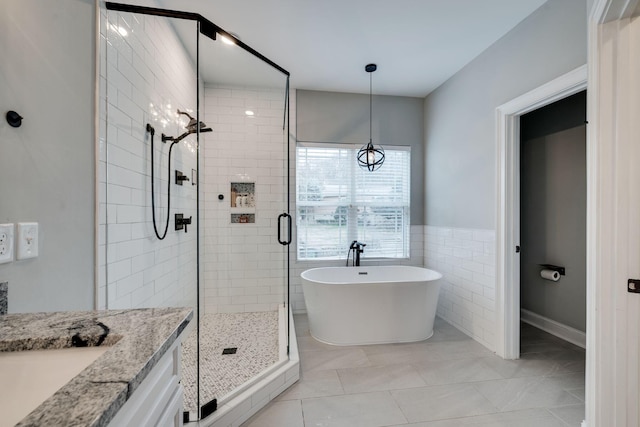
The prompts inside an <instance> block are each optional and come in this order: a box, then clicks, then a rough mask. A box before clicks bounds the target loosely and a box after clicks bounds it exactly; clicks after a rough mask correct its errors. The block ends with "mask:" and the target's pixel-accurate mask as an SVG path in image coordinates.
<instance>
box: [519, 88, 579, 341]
mask: <svg viewBox="0 0 640 427" xmlns="http://www.w3.org/2000/svg"><path fill="white" fill-rule="evenodd" d="M544 110H547V111H546V112H545V111H544ZM545 113H546V114H545ZM585 116H586V99H585V97H584V92H583V93H582V94H580V96H579V95H576V96H573V97H571V98H570V99H566V100H563V101H560V102H558V103H556V104H554V105H551V106H547V107H545V108H543V109H541V110H538V111H536V112H534V113H530V114H529V115H526V116H523V117H522V119H521V136H522V138H521V152H520V170H521V172H520V177H521V187H520V188H521V191H520V194H521V196H520V197H521V201H520V209H521V215H520V217H521V224H520V244H521V246H522V253H521V255H520V291H521V298H520V304H521V307H522V308H524V309H526V310H529V311H532V312H534V313H536V314H538V315H541V316H544V317H546V318H549V319H552V320H555V321H557V322H560V323H562V324H564V325H567V326H571V327H573V328H576V329H579V330H581V331H585V330H586V305H587V301H586V294H587V287H586V280H587V278H586V268H587V266H586V229H587V216H586V210H587V169H586V164H587V158H586V125H585V124H584V118H585ZM562 122H564V123H562ZM576 122H577V123H578V126H576ZM563 124H564V126H563ZM559 128H564V129H562V130H559ZM538 264H554V265H558V266H562V267H565V268H566V275H565V276H561V278H560V281H558V282H551V281H548V280H544V279H542V278H541V277H540V268H541V267H539V265H538Z"/></svg>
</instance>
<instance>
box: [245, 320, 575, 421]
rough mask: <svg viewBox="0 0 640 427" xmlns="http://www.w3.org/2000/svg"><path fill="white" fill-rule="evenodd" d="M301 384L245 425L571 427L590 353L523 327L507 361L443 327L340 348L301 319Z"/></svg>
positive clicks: (443, 324)
mask: <svg viewBox="0 0 640 427" xmlns="http://www.w3.org/2000/svg"><path fill="white" fill-rule="evenodd" d="M295 327H296V333H297V334H298V347H299V350H300V365H301V379H300V381H299V382H298V383H297V384H295V385H294V386H293V387H291V388H290V389H288V390H287V391H285V392H284V393H282V395H280V396H279V397H278V398H277V399H276V400H275V401H273V402H271V403H270V404H269V405H267V406H266V407H265V408H264V409H263V410H261V411H260V412H258V413H257V414H256V415H254V416H253V417H252V418H251V419H249V420H248V421H247V422H246V423H245V424H243V426H244V427H305V426H306V427H311V426H331V427H342V426H344V427H359V426H362V427H365V426H366V427H376V426H394V427H397V426H412V427H458V426H476V427H478V426H482V427H529V426H530V427H534V426H535V427H565V426H580V423H581V422H582V420H583V418H584V354H585V353H584V350H582V349H581V348H579V347H576V346H573V345H572V344H569V343H566V342H564V341H562V340H559V339H557V338H555V337H553V336H551V335H549V334H546V333H545V332H542V331H540V330H538V329H535V328H533V327H531V326H528V325H525V324H523V325H522V344H521V353H522V357H521V359H520V360H503V359H501V358H499V357H497V356H495V355H494V354H493V353H491V352H490V351H489V350H487V349H486V348H485V347H483V346H482V345H480V344H478V343H477V342H475V341H473V340H472V339H471V338H469V337H467V336H466V335H464V334H463V333H462V332H460V331H458V330H457V329H455V328H454V327H452V326H450V325H449V324H447V323H446V322H444V321H442V320H440V319H437V321H436V330H435V333H434V336H433V337H432V338H430V339H428V340H426V341H422V342H419V343H411V344H387V345H372V346H355V347H334V346H329V345H325V344H322V343H320V342H318V341H316V340H314V339H313V338H312V337H311V336H310V335H309V328H308V322H307V318H306V316H305V315H296V316H295Z"/></svg>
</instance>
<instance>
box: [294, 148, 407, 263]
mask: <svg viewBox="0 0 640 427" xmlns="http://www.w3.org/2000/svg"><path fill="white" fill-rule="evenodd" d="M359 149H360V147H359V146H351V145H344V144H340V145H338V144H306V143H305V144H300V145H299V146H298V147H297V156H296V182H297V187H296V205H297V215H296V225H297V244H298V259H300V260H309V259H346V256H347V251H348V250H349V245H350V244H351V242H352V241H353V240H358V241H359V242H362V243H366V245H367V246H366V247H365V252H364V257H365V258H408V257H409V207H410V202H409V201H410V176H411V169H410V168H411V166H410V165H411V152H410V149H409V147H397V146H394V147H389V146H387V147H385V155H386V156H385V161H384V164H383V165H382V167H381V168H380V169H379V170H376V171H375V172H368V171H365V170H363V169H361V168H360V167H358V165H357V163H356V153H357V151H358V150H359Z"/></svg>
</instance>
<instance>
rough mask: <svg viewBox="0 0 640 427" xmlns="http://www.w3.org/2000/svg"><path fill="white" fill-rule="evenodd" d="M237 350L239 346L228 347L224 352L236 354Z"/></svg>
mask: <svg viewBox="0 0 640 427" xmlns="http://www.w3.org/2000/svg"><path fill="white" fill-rule="evenodd" d="M236 351H238V347H227V348H225V349H224V350H222V354H236Z"/></svg>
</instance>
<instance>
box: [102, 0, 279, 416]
mask: <svg viewBox="0 0 640 427" xmlns="http://www.w3.org/2000/svg"><path fill="white" fill-rule="evenodd" d="M100 14H101V15H100V18H101V19H100V35H101V38H100V42H101V43H100V81H101V85H100V89H101V90H100V141H99V147H98V148H99V151H100V166H101V173H100V185H99V188H100V191H99V193H100V200H101V203H100V219H101V222H100V228H101V233H100V238H99V242H100V243H99V249H100V251H101V256H100V259H101V260H102V262H101V265H100V272H101V274H100V295H99V304H100V308H109V309H113V308H137V307H159V306H187V307H192V308H194V310H195V311H196V317H195V319H196V321H195V322H192V324H191V325H190V326H189V330H188V331H187V332H186V333H185V336H186V338H185V339H184V340H183V352H182V353H183V363H182V385H183V386H184V391H185V397H184V406H185V408H184V409H185V414H184V419H185V421H195V420H198V419H200V418H206V417H207V416H208V415H210V414H211V413H213V412H215V410H216V408H217V407H218V406H220V405H224V404H225V403H227V402H229V401H231V400H232V399H233V398H234V397H236V396H238V395H239V394H240V393H241V392H242V391H244V390H246V389H247V388H248V387H250V386H251V385H253V384H255V383H256V382H258V381H260V380H261V379H262V378H263V377H264V376H265V375H266V374H268V373H269V372H271V371H273V370H274V369H277V368H278V367H280V366H282V365H283V364H284V363H285V362H286V361H287V360H288V340H289V332H288V325H289V323H288V320H289V315H288V314H289V313H288V310H289V308H288V304H289V297H288V288H289V287H288V284H289V246H288V244H289V243H290V241H291V237H290V236H291V217H290V216H289V213H288V212H289V158H290V152H289V117H288V115H289V109H288V105H289V98H288V89H289V88H288V73H287V72H286V71H285V70H283V69H282V68H280V67H278V66H277V65H276V64H274V63H273V62H271V61H269V60H268V59H267V58H265V57H264V56H262V55H260V54H259V53H258V52H256V51H254V50H253V49H251V48H250V47H248V46H247V45H245V44H244V43H242V42H240V41H239V40H236V39H234V38H233V37H232V36H230V35H229V34H228V33H226V32H225V31H224V30H222V29H221V28H219V27H217V26H216V25H215V24H213V23H212V22H210V21H208V20H207V19H205V18H203V17H202V16H200V15H198V14H195V13H190V12H180V11H172V10H163V9H154V8H146V7H138V6H132V5H124V4H117V3H110V2H107V3H105V4H104V7H103V8H101V10H100ZM223 35H225V36H228V39H227V42H229V43H225V42H224V41H223V39H222V36H223Z"/></svg>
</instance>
